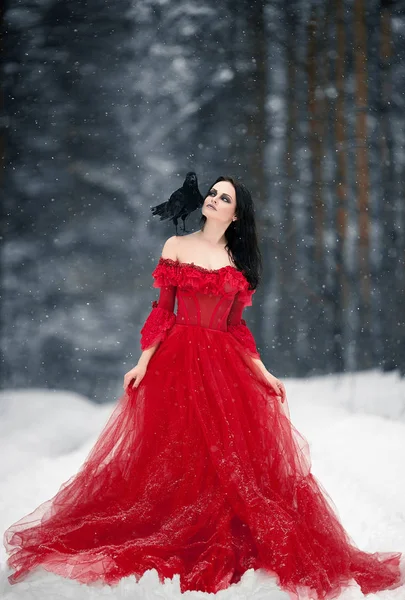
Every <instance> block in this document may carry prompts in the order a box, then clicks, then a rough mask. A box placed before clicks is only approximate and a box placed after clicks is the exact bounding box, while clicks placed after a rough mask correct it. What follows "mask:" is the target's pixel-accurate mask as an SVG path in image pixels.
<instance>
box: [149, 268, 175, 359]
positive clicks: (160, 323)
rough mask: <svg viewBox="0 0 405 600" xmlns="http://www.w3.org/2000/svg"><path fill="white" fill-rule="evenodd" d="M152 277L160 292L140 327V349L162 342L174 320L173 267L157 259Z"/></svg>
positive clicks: (154, 285)
mask: <svg viewBox="0 0 405 600" xmlns="http://www.w3.org/2000/svg"><path fill="white" fill-rule="evenodd" d="M152 277H153V278H154V281H153V287H156V288H160V294H159V300H153V301H152V310H151V311H150V313H149V315H148V317H147V319H146V321H145V323H144V325H143V327H142V329H141V342H140V344H141V349H142V350H146V349H147V348H150V347H151V346H155V345H156V344H158V343H160V342H163V341H164V340H165V339H166V337H167V336H168V334H169V331H170V330H171V328H172V327H173V325H174V324H175V322H176V315H175V314H174V303H175V300H176V290H177V285H176V273H175V269H174V267H172V266H168V265H166V264H164V262H162V261H161V260H159V263H158V265H157V266H156V268H155V270H154V271H153V273H152Z"/></svg>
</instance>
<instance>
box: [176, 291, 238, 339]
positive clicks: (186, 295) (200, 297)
mask: <svg viewBox="0 0 405 600" xmlns="http://www.w3.org/2000/svg"><path fill="white" fill-rule="evenodd" d="M176 297H177V315H176V324H178V325H200V326H201V327H208V328H210V329H219V330H220V331H228V316H229V313H230V311H231V308H232V304H233V302H234V296H230V297H228V296H217V295H214V294H204V293H202V292H199V291H196V290H183V289H179V288H177V296H176Z"/></svg>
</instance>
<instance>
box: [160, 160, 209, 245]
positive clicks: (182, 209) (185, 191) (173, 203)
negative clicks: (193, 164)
mask: <svg viewBox="0 0 405 600" xmlns="http://www.w3.org/2000/svg"><path fill="white" fill-rule="evenodd" d="M203 204H204V198H203V197H202V195H201V193H200V190H199V189H198V181H197V175H196V174H195V173H194V172H193V171H189V172H188V173H187V175H186V178H185V180H184V183H183V185H182V186H181V188H179V189H178V190H176V191H175V192H173V194H172V195H171V196H170V198H169V200H167V202H162V204H158V205H157V206H152V207H151V211H152V214H153V215H160V220H161V221H163V220H164V219H172V221H173V223H174V225H175V227H176V235H177V222H178V220H179V219H182V220H183V231H184V232H185V231H186V223H185V221H186V219H187V217H188V215H189V214H190V213H192V212H193V211H195V210H196V209H197V208H200V207H201V206H202V205H203Z"/></svg>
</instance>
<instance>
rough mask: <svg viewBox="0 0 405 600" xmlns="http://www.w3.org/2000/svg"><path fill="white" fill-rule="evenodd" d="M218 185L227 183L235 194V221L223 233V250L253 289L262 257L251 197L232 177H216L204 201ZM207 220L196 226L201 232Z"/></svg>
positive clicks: (203, 216)
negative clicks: (225, 250) (224, 239)
mask: <svg viewBox="0 0 405 600" xmlns="http://www.w3.org/2000/svg"><path fill="white" fill-rule="evenodd" d="M219 181H229V183H231V184H232V185H233V187H234V188H235V192H236V210H235V215H236V216H237V219H236V221H232V222H231V224H230V225H229V227H228V229H227V230H226V231H225V238H226V242H227V243H226V246H225V247H226V249H227V252H228V254H229V255H230V258H231V260H233V262H234V263H235V266H236V267H237V268H238V269H239V270H240V271H242V273H243V274H244V275H245V277H246V279H247V280H248V281H249V284H250V286H249V289H251V290H252V289H256V288H257V286H258V285H259V283H260V279H261V274H262V269H263V265H262V257H261V253H260V248H259V243H258V239H257V231H256V221H255V211H254V205H253V200H252V196H251V194H250V192H249V190H248V189H247V187H246V186H245V185H244V184H243V183H241V182H240V181H237V180H235V179H233V178H232V177H228V176H224V177H218V179H216V180H215V181H214V183H213V184H212V185H211V186H210V187H209V189H208V192H207V194H206V195H205V198H206V197H207V196H208V194H209V192H210V190H211V188H212V187H213V186H214V185H215V184H216V183H218V182H219ZM206 220H207V217H206V216H205V215H202V216H201V219H200V225H201V228H202V229H204V225H205V221H206Z"/></svg>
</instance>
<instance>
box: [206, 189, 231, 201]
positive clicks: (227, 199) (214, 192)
mask: <svg viewBox="0 0 405 600" xmlns="http://www.w3.org/2000/svg"><path fill="white" fill-rule="evenodd" d="M208 195H209V196H212V195H214V196H216V195H217V193H216V191H215V190H211V191H210V192H209V194H208ZM221 198H225V200H226V201H227V202H230V200H229V198H228V196H224V195H222V196H221Z"/></svg>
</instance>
